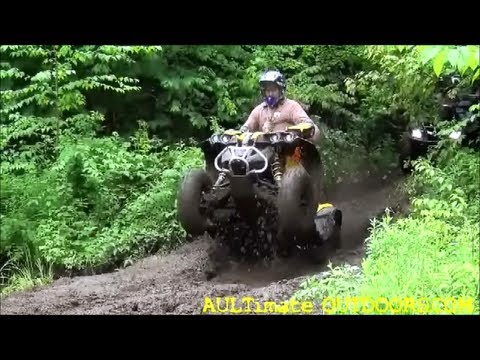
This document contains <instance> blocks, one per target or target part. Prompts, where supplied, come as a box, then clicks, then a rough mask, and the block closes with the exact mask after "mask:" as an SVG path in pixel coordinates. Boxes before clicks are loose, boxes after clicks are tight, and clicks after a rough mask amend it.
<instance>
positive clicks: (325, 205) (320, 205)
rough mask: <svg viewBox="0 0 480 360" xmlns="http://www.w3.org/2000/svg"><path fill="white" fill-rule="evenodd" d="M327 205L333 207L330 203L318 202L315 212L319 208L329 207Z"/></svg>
mask: <svg viewBox="0 0 480 360" xmlns="http://www.w3.org/2000/svg"><path fill="white" fill-rule="evenodd" d="M329 207H333V205H332V204H330V203H323V204H318V208H317V212H319V211H320V210H323V209H326V208H329Z"/></svg>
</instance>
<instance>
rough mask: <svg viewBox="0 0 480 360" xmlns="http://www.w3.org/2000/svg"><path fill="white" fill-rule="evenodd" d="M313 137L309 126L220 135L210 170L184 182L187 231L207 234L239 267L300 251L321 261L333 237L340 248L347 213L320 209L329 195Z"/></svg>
mask: <svg viewBox="0 0 480 360" xmlns="http://www.w3.org/2000/svg"><path fill="white" fill-rule="evenodd" d="M313 131H314V128H313V127H312V126H310V125H308V124H307V125H306V124H301V125H296V126H290V127H288V129H287V130H286V131H283V132H272V133H269V132H254V133H251V132H246V133H242V132H240V131H237V130H227V131H225V132H224V133H221V134H213V135H212V136H211V137H210V138H209V139H207V140H205V141H204V142H203V143H202V144H201V149H202V151H203V154H204V157H205V168H201V169H193V170H190V171H189V172H188V173H187V174H186V176H185V177H184V179H183V181H182V182H181V185H180V189H179V192H178V197H177V213H178V218H179V222H180V224H181V226H182V227H183V228H184V229H185V231H186V232H187V233H188V234H189V235H190V236H191V237H195V236H200V235H203V234H205V232H207V234H208V235H209V236H210V238H212V239H214V240H215V243H216V245H217V246H218V247H217V250H219V249H221V251H219V252H220V253H222V254H223V256H225V254H226V255H227V256H228V257H234V258H235V259H236V260H237V259H246V258H250V257H252V256H253V257H255V258H264V259H265V258H272V257H273V256H275V255H280V256H289V255H291V254H292V253H294V252H296V250H299V249H300V250H302V251H307V252H308V251H310V253H311V254H312V255H313V257H312V258H313V259H315V254H316V252H315V251H316V250H317V253H322V251H323V248H325V246H324V245H325V244H326V243H327V242H328V240H329V239H326V236H325V234H327V236H332V238H334V239H335V243H336V244H337V243H338V237H339V228H340V226H341V212H340V211H339V210H338V209H335V208H334V207H333V206H331V205H330V206H328V208H329V209H327V210H325V209H324V208H320V207H319V203H321V202H322V201H324V200H325V198H324V197H325V192H324V190H323V182H322V181H321V179H322V174H323V169H322V163H321V159H320V155H319V153H318V151H317V149H316V147H315V145H314V144H313V143H311V142H310V141H308V140H307V139H308V138H309V137H310V136H311V135H312V133H313ZM325 218H329V219H330V218H331V219H333V221H332V222H329V221H326V220H325ZM318 224H321V226H320V230H321V231H322V232H323V234H322V233H320V232H319V231H318V228H319V226H318ZM325 224H326V225H325ZM320 248H322V251H320V250H318V249H320ZM318 260H319V261H320V259H318Z"/></svg>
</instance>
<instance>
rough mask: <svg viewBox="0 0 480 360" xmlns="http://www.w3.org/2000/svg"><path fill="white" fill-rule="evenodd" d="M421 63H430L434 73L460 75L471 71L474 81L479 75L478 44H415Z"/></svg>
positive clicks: (479, 50)
mask: <svg viewBox="0 0 480 360" xmlns="http://www.w3.org/2000/svg"><path fill="white" fill-rule="evenodd" d="M415 49H416V51H417V53H418V55H419V58H420V59H421V61H422V63H423V64H426V63H430V64H431V65H432V66H433V70H434V72H435V75H437V76H440V74H442V72H458V73H460V74H461V75H462V76H464V75H466V73H467V72H470V73H471V80H472V81H474V80H475V79H477V78H478V76H479V75H480V66H479V58H480V46H478V45H468V46H438V45H437V46H416V47H415Z"/></svg>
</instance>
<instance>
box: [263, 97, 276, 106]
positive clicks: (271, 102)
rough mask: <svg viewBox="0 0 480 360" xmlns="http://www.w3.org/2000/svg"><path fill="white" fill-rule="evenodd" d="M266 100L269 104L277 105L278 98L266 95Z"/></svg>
mask: <svg viewBox="0 0 480 360" xmlns="http://www.w3.org/2000/svg"><path fill="white" fill-rule="evenodd" d="M265 102H266V103H267V104H268V106H270V107H273V106H275V105H277V103H278V99H277V98H276V97H274V96H266V97H265Z"/></svg>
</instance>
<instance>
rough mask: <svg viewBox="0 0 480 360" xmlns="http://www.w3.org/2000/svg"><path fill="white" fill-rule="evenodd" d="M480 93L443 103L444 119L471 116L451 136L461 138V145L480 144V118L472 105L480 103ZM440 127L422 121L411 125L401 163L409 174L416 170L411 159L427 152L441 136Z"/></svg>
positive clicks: (401, 145)
mask: <svg viewBox="0 0 480 360" xmlns="http://www.w3.org/2000/svg"><path fill="white" fill-rule="evenodd" d="M479 101H480V97H479V95H478V93H477V94H467V95H464V96H462V97H461V98H460V99H458V100H457V101H455V102H453V103H448V104H447V103H444V104H442V107H441V110H440V114H439V118H440V120H442V121H451V122H460V121H463V120H466V119H470V121H468V122H467V124H466V126H465V127H464V128H463V129H462V130H461V131H453V132H451V133H450V134H449V136H448V137H449V139H451V140H453V141H456V142H458V143H459V144H460V145H461V146H469V147H473V148H478V146H479V142H480V141H479V140H480V119H479V117H478V115H473V114H472V113H471V112H470V111H469V109H470V107H471V106H472V105H474V104H478V103H479ZM441 139H442V138H441V136H440V135H439V133H438V130H437V127H436V126H434V125H433V124H421V125H420V126H417V127H412V128H409V129H408V131H406V132H404V133H403V135H402V138H401V140H400V154H399V163H400V167H401V169H402V171H403V172H404V173H405V174H408V173H410V172H411V171H412V166H411V164H410V161H413V160H416V159H418V158H419V157H423V156H425V155H427V153H428V151H429V150H430V148H432V147H434V146H436V145H437V144H438V143H439V141H440V140H441Z"/></svg>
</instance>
